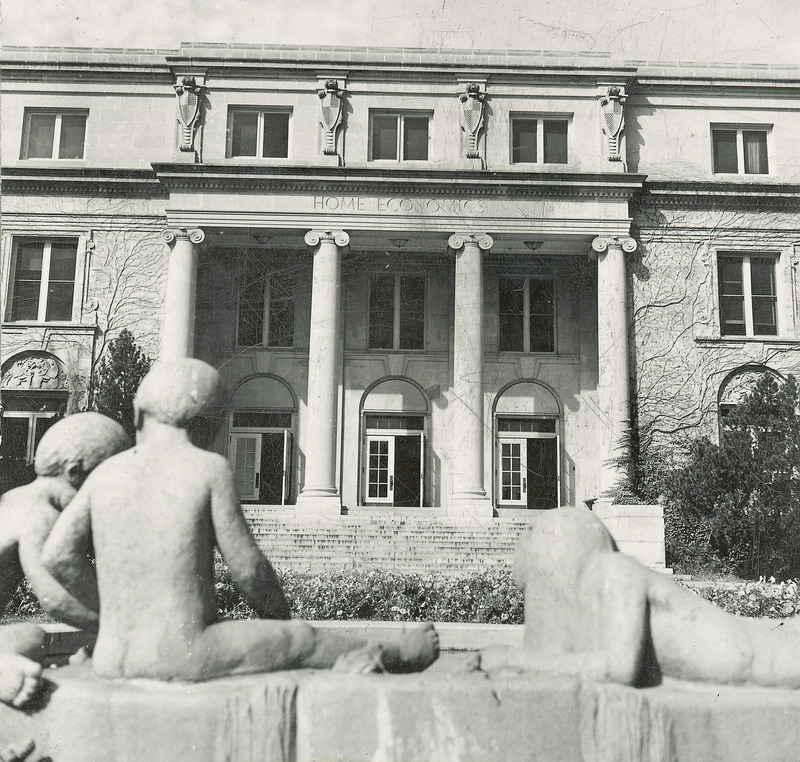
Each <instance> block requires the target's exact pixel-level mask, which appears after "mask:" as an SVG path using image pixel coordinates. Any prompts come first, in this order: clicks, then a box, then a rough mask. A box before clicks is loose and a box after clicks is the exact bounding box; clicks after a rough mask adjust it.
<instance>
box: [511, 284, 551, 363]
mask: <svg viewBox="0 0 800 762" xmlns="http://www.w3.org/2000/svg"><path fill="white" fill-rule="evenodd" d="M499 296H500V300H499V303H500V344H499V349H500V351H501V352H554V351H555V323H556V316H555V283H554V282H553V279H552V278H500V294H499Z"/></svg>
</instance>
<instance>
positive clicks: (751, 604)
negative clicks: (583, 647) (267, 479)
mask: <svg viewBox="0 0 800 762" xmlns="http://www.w3.org/2000/svg"><path fill="white" fill-rule="evenodd" d="M280 577H281V580H282V582H283V586H284V589H285V591H286V596H287V598H288V599H289V604H290V606H291V609H292V615H293V616H294V617H296V618H299V619H309V620H326V619H333V620H348V619H363V620H372V621H390V622H391V621H394V622H422V621H429V622H472V623H486V624H522V623H523V601H522V593H521V592H520V591H519V590H518V589H517V587H516V585H515V584H514V581H513V579H512V578H511V573H510V572H508V571H486V572H482V573H480V574H469V575H463V576H458V577H446V576H441V575H436V574H403V573H400V572H392V571H381V570H378V569H371V570H352V571H338V572H327V573H321V574H310V573H301V572H295V571H290V570H284V571H283V572H281V573H280ZM680 584H683V585H684V586H686V587H687V588H689V589H690V590H692V591H694V592H695V593H697V594H698V595H701V596H702V597H703V598H705V599H706V600H709V601H711V602H712V603H715V604H717V605H718V606H720V607H721V608H723V609H725V610H726V611H729V612H731V613H734V614H740V615H742V616H748V617H771V618H781V617H789V616H794V615H796V614H800V586H798V582H797V581H794V580H792V581H789V582H781V583H777V584H776V583H771V582H766V581H762V582H694V581H693V582H681V583H680ZM216 601H217V611H218V614H219V616H220V618H225V619H246V618H249V617H252V616H253V611H252V609H251V608H250V607H249V606H248V605H247V603H245V601H244V600H243V599H242V598H241V596H240V595H239V593H238V592H237V591H236V589H235V587H234V585H233V582H232V580H231V578H230V573H229V571H228V569H227V567H225V565H224V564H223V563H222V562H221V561H218V562H217V581H216ZM20 620H26V621H50V620H49V619H48V617H47V616H46V615H44V614H43V613H42V611H41V609H40V608H39V604H38V602H37V601H36V598H35V597H34V596H33V594H32V593H31V591H30V589H29V588H28V586H27V585H23V586H21V587H20V589H19V590H18V591H17V594H16V595H15V596H14V598H13V600H12V601H11V603H9V605H8V606H7V607H6V610H5V612H4V613H3V616H2V619H1V620H0V621H2V622H3V623H8V622H12V621H20Z"/></svg>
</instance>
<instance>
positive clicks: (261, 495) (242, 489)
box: [229, 413, 292, 505]
mask: <svg viewBox="0 0 800 762" xmlns="http://www.w3.org/2000/svg"><path fill="white" fill-rule="evenodd" d="M248 424H251V425H252V429H260V428H261V427H260V426H259V425H258V424H272V425H273V426H274V427H271V430H263V429H261V430H255V431H254V430H250V431H236V430H235V429H234V430H233V431H232V433H231V445H230V450H229V459H230V463H231V467H232V469H233V478H234V482H235V483H236V490H237V492H238V493H239V499H240V500H242V501H246V502H256V503H261V504H263V505H286V504H287V503H289V502H290V489H289V487H290V477H291V462H292V432H291V431H290V430H289V428H283V427H281V424H285V425H287V426H288V425H290V424H291V416H290V415H288V414H286V415H284V414H275V413H271V414H270V413H234V414H233V421H232V425H233V426H234V427H236V428H240V429H247V428H251V426H248Z"/></svg>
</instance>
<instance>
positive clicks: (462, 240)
mask: <svg viewBox="0 0 800 762" xmlns="http://www.w3.org/2000/svg"><path fill="white" fill-rule="evenodd" d="M467 244H474V245H475V246H477V247H478V248H479V249H483V251H489V249H491V248H492V244H494V241H493V240H492V237H491V236H490V235H487V234H486V233H453V235H451V236H450V238H448V239H447V245H448V246H449V247H450V248H451V249H453V250H454V251H458V250H459V249H462V248H464V246H466V245H467Z"/></svg>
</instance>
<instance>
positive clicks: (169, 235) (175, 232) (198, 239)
mask: <svg viewBox="0 0 800 762" xmlns="http://www.w3.org/2000/svg"><path fill="white" fill-rule="evenodd" d="M179 238H180V239H183V240H189V241H191V242H192V243H194V244H198V243H203V241H204V240H205V238H206V234H205V233H204V232H203V231H202V230H201V229H200V228H191V229H186V228H165V229H164V230H162V231H161V239H162V240H163V241H164V243H166V244H169V245H172V244H173V243H174V242H175V241H176V239H179Z"/></svg>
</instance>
